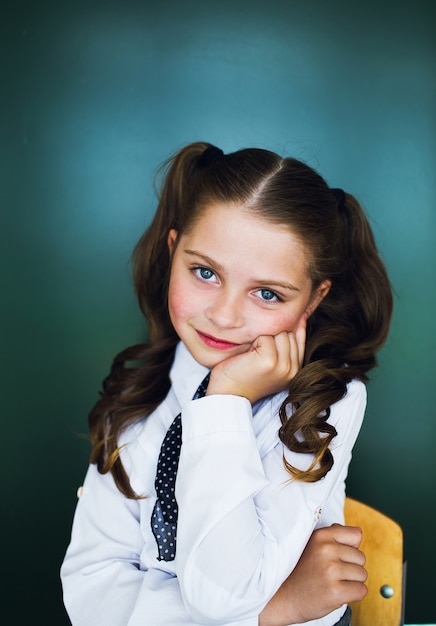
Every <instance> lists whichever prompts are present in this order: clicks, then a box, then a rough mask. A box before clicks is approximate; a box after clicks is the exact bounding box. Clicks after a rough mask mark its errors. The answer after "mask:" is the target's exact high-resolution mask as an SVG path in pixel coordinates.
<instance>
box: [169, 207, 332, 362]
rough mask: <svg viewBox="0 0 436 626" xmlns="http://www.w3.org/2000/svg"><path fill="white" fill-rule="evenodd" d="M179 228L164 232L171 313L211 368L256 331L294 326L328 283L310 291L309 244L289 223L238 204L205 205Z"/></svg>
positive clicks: (194, 351) (195, 353) (197, 354)
mask: <svg viewBox="0 0 436 626" xmlns="http://www.w3.org/2000/svg"><path fill="white" fill-rule="evenodd" d="M177 234H178V233H177V231H175V230H171V231H170V232H169V235H168V245H169V248H170V252H171V254H172V267H171V274H170V284H169V294H168V309H169V314H170V318H171V321H172V323H173V326H174V328H175V330H176V332H177V334H178V336H179V337H180V339H181V340H182V341H183V342H184V343H185V345H186V347H187V348H188V350H189V351H190V353H191V354H192V356H193V357H194V358H195V360H196V361H197V362H198V363H200V364H201V365H204V366H206V367H208V368H210V369H212V368H213V367H214V366H215V365H217V364H218V363H220V362H221V361H223V360H225V359H227V358H229V357H231V356H235V355H237V354H240V353H242V352H246V351H247V350H248V349H249V347H250V345H251V344H252V342H253V341H254V340H255V339H256V338H257V337H259V336H261V335H272V336H274V335H277V334H279V333H280V332H282V331H288V332H289V331H293V330H295V329H296V327H297V324H298V322H299V321H300V319H301V317H302V316H303V315H304V314H309V315H310V314H311V313H312V312H313V311H314V310H315V308H316V307H317V306H318V304H319V302H320V301H321V300H322V298H323V297H324V296H325V295H326V294H327V292H328V290H329V287H330V283H329V281H325V282H324V283H322V285H321V286H320V287H319V288H318V289H316V290H315V292H313V288H312V280H311V278H310V277H309V272H308V261H307V258H308V253H307V250H306V248H305V246H304V245H303V244H302V243H301V242H300V240H299V239H297V237H295V236H294V235H293V233H292V232H291V231H290V230H289V228H287V227H286V226H282V225H277V224H272V223H270V222H267V221H266V220H264V219H262V218H259V217H258V216H255V215H253V214H250V213H249V212H248V211H247V210H245V209H243V208H242V207H240V206H238V205H233V204H224V205H213V206H210V207H208V208H207V209H206V210H205V211H204V212H203V213H202V214H201V217H200V218H199V220H198V221H197V222H196V223H195V224H194V225H193V227H192V228H191V229H190V230H189V231H188V232H186V233H184V234H183V235H181V236H180V238H179V239H177ZM176 239H177V242H176Z"/></svg>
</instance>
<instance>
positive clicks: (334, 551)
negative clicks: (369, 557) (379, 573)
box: [259, 524, 367, 626]
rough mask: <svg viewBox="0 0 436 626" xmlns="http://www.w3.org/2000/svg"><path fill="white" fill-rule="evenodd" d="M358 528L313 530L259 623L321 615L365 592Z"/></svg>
mask: <svg viewBox="0 0 436 626" xmlns="http://www.w3.org/2000/svg"><path fill="white" fill-rule="evenodd" d="M361 540H362V531H361V529H360V528H354V527H352V526H341V525H340V524H333V525H332V526H329V527H326V528H320V529H318V530H315V531H314V532H313V534H312V536H311V538H310V539H309V542H308V544H307V546H306V548H305V550H304V552H303V554H302V555H301V557H300V560H299V561H298V563H297V565H296V567H295V569H294V570H293V571H292V572H291V574H290V575H289V577H288V578H287V579H286V580H285V582H284V583H283V584H282V586H281V587H280V589H279V590H278V591H277V593H276V594H275V595H274V596H273V597H272V598H271V600H270V601H269V603H268V604H267V605H266V607H265V608H264V610H263V611H262V613H261V614H260V616H259V626H285V625H287V624H299V623H302V622H307V621H310V620H313V619H319V618H320V617H324V615H327V614H328V613H331V611H333V610H334V609H338V608H339V607H341V606H342V605H343V604H349V603H350V602H358V601H360V600H362V599H363V598H364V597H365V596H366V594H367V588H366V585H365V581H366V579H367V573H366V570H365V568H364V565H365V555H364V554H363V552H361V551H360V550H359V545H360V542H361Z"/></svg>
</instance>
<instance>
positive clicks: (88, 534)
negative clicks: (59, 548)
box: [61, 465, 144, 626]
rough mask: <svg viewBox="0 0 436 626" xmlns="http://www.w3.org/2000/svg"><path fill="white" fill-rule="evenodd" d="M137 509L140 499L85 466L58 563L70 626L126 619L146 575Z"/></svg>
mask: <svg viewBox="0 0 436 626" xmlns="http://www.w3.org/2000/svg"><path fill="white" fill-rule="evenodd" d="M138 510H139V509H138V502H137V501H133V500H127V498H124V497H123V496H122V495H121V493H120V492H119V491H118V489H117V487H116V485H115V484H114V481H113V479H112V476H111V475H110V474H105V475H101V474H99V473H98V471H97V468H96V466H95V465H91V466H90V467H89V469H88V472H87V475H86V479H85V482H84V485H83V492H82V495H81V497H80V499H79V502H78V504H77V509H76V514H75V518H74V523H73V532H72V541H71V543H70V545H69V547H68V550H67V553H66V556H65V559H64V562H63V564H62V568H61V579H62V586H63V593H64V603H65V607H66V609H67V612H68V615H69V617H70V619H71V622H72V624H74V626H89V624H94V625H95V626H100V625H101V626H103V624H104V625H107V624H112V625H115V624H119V625H120V626H121V625H125V624H127V623H128V621H129V617H130V615H131V613H132V611H133V608H134V606H135V603H136V599H137V596H138V593H139V590H140V588H141V584H142V580H143V576H144V572H143V571H141V570H140V569H139V554H140V550H141V545H142V540H141V536H140V531H139V523H138Z"/></svg>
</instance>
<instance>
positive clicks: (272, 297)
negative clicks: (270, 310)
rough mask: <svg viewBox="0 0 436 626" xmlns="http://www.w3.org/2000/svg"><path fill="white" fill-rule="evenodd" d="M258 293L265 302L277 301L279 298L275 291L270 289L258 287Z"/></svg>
mask: <svg viewBox="0 0 436 626" xmlns="http://www.w3.org/2000/svg"><path fill="white" fill-rule="evenodd" d="M259 293H260V297H261V298H262V300H265V302H278V301H279V300H280V298H279V297H278V295H277V294H276V293H275V291H271V289H259Z"/></svg>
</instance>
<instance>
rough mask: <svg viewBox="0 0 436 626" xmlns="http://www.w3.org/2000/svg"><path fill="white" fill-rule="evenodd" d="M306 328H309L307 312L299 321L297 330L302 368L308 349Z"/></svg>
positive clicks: (296, 335)
mask: <svg viewBox="0 0 436 626" xmlns="http://www.w3.org/2000/svg"><path fill="white" fill-rule="evenodd" d="M306 328H307V313H304V314H303V315H302V316H301V318H300V321H299V322H298V326H297V328H296V330H295V339H296V341H297V346H298V364H299V366H300V368H302V367H303V361H304V352H305V350H306Z"/></svg>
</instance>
